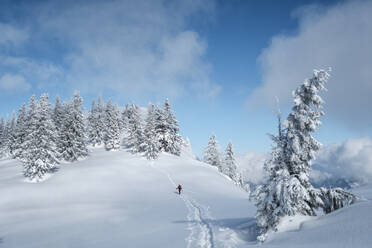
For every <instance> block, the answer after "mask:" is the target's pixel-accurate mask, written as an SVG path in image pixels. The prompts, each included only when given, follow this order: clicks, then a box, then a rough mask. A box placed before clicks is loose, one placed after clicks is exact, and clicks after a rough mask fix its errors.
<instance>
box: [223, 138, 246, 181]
mask: <svg viewBox="0 0 372 248" xmlns="http://www.w3.org/2000/svg"><path fill="white" fill-rule="evenodd" d="M222 173H223V174H225V175H226V176H228V177H230V178H231V180H233V181H234V182H235V183H236V184H237V185H242V182H241V176H240V173H239V171H238V167H237V166H236V162H235V157H234V151H233V145H232V143H231V142H229V143H228V145H227V147H226V151H225V159H224V162H223V167H222Z"/></svg>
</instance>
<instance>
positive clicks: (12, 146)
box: [8, 112, 17, 158]
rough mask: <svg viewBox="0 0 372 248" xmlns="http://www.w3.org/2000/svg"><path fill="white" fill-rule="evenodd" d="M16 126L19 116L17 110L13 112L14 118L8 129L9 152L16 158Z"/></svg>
mask: <svg viewBox="0 0 372 248" xmlns="http://www.w3.org/2000/svg"><path fill="white" fill-rule="evenodd" d="M16 126H17V116H16V114H15V112H13V113H12V120H11V121H10V129H9V131H8V152H9V156H11V157H12V158H14V153H15V150H16V147H17V146H16Z"/></svg>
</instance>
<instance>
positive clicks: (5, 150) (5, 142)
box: [1, 115, 12, 157]
mask: <svg viewBox="0 0 372 248" xmlns="http://www.w3.org/2000/svg"><path fill="white" fill-rule="evenodd" d="M11 133H12V120H11V119H10V118H9V116H8V115H7V117H6V120H5V123H4V129H3V134H2V138H1V143H2V151H1V153H2V154H3V156H4V157H9V155H10V153H9V145H10V136H11Z"/></svg>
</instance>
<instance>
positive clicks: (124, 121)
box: [120, 103, 132, 134]
mask: <svg viewBox="0 0 372 248" xmlns="http://www.w3.org/2000/svg"><path fill="white" fill-rule="evenodd" d="M131 111H132V108H131V107H130V106H129V104H128V103H126V104H125V106H124V109H123V111H122V112H121V117H120V128H121V133H123V134H125V133H126V132H128V123H129V119H130V117H131V116H132V113H131Z"/></svg>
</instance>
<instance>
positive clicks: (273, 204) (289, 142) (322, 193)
mask: <svg viewBox="0 0 372 248" xmlns="http://www.w3.org/2000/svg"><path fill="white" fill-rule="evenodd" d="M328 78H329V74H328V72H327V71H325V70H314V75H313V77H312V78H311V79H306V80H305V82H304V83H303V84H302V85H301V86H300V87H298V88H297V89H296V91H294V92H293V96H294V98H295V100H294V104H295V106H294V107H293V108H292V111H291V113H290V114H289V116H288V118H287V120H286V121H285V122H284V124H285V125H284V126H285V129H284V130H282V129H281V125H280V118H279V136H278V137H275V136H271V137H272V139H273V141H274V142H275V143H276V147H275V148H274V149H273V152H272V154H271V159H270V160H268V161H267V162H266V163H265V169H266V171H267V172H268V174H269V178H268V180H267V182H266V183H265V184H263V185H262V186H261V187H260V188H259V189H258V190H257V192H258V193H257V194H256V196H257V215H256V218H257V223H258V225H259V227H260V228H261V235H260V236H259V237H258V239H259V240H261V241H264V240H265V238H266V235H267V232H268V231H269V230H270V229H272V230H274V231H276V228H277V225H278V223H279V220H280V218H282V217H283V216H291V215H296V214H301V215H316V211H315V210H316V209H317V208H319V207H321V208H323V210H324V211H325V212H326V213H327V212H329V211H332V210H334V209H337V208H340V207H342V206H344V205H346V204H351V203H353V202H354V200H355V196H354V195H352V194H350V193H347V192H345V191H343V190H341V189H334V190H330V191H328V190H318V189H315V188H313V186H312V185H311V184H310V182H309V171H310V169H311V161H312V160H313V159H315V153H316V152H317V151H318V150H319V149H320V147H321V144H320V143H319V142H318V141H316V140H315V139H314V137H312V135H311V133H312V132H314V131H316V130H317V127H318V126H319V125H320V124H321V122H320V120H319V118H320V117H321V116H322V115H323V114H324V113H323V112H322V111H321V105H322V103H323V100H322V99H321V97H320V96H319V95H318V92H319V91H320V90H324V89H325V87H324V84H325V83H326V82H327V80H328Z"/></svg>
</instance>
